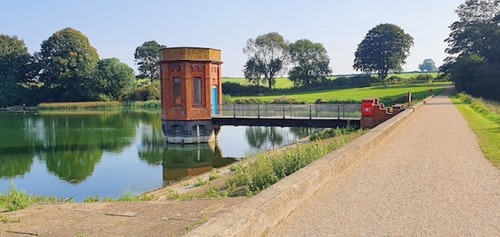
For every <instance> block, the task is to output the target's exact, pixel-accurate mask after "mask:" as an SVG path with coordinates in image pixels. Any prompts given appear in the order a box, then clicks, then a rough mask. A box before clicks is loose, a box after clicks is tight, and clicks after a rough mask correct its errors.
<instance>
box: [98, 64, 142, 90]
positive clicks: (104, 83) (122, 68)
mask: <svg viewBox="0 0 500 237" xmlns="http://www.w3.org/2000/svg"><path fill="white" fill-rule="evenodd" d="M96 77H97V79H98V81H99V82H100V83H101V88H100V89H101V99H110V100H120V99H122V98H123V96H125V95H126V94H128V93H129V92H130V91H131V90H132V89H133V86H134V82H135V75H134V70H133V69H132V68H130V67H129V66H128V65H127V64H125V63H122V62H120V60H119V59H117V58H106V59H102V60H100V61H99V63H98V64H97V71H96Z"/></svg>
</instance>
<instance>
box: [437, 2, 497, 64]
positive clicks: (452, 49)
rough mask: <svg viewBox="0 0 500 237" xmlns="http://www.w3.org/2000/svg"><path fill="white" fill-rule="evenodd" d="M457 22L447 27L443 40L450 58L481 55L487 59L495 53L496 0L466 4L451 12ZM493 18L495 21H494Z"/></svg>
mask: <svg viewBox="0 0 500 237" xmlns="http://www.w3.org/2000/svg"><path fill="white" fill-rule="evenodd" d="M455 12H456V13H457V15H458V18H459V20H458V21H455V22H454V23H453V24H452V25H451V26H450V29H451V33H450V35H449V37H448V38H447V39H446V40H445V42H447V43H448V48H447V49H446V53H448V54H451V55H452V59H451V60H453V57H454V56H453V55H458V56H459V55H465V54H466V55H471V54H477V55H483V56H485V57H486V58H488V59H489V58H491V57H492V56H494V54H495V53H498V51H497V50H498V44H499V42H498V33H499V32H498V27H499V25H498V23H499V22H500V21H498V20H495V19H498V18H499V17H498V13H499V12H500V1H498V0H467V1H465V3H463V4H461V5H460V6H459V7H458V9H457V10H456V11H455ZM495 16H497V18H495Z"/></svg>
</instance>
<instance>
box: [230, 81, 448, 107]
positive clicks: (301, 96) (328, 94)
mask: <svg viewBox="0 0 500 237" xmlns="http://www.w3.org/2000/svg"><path fill="white" fill-rule="evenodd" d="M449 85H451V83H449V82H440V83H434V84H433V85H429V84H416V85H410V86H406V85H405V86H389V87H387V88H384V87H383V86H376V87H363V88H351V89H336V90H324V91H313V92H300V93H291V94H284V95H273V96H241V97H236V96H235V97H232V98H233V99H244V98H252V97H253V98H258V99H259V100H261V101H263V102H270V101H272V100H274V99H276V98H279V97H283V96H285V97H287V98H294V99H296V100H298V101H304V102H306V103H314V102H315V101H316V100H317V99H321V100H323V101H352V100H356V101H359V102H361V100H362V99H364V98H369V97H379V98H383V97H399V96H405V95H406V94H407V93H408V92H409V91H411V92H412V93H413V94H414V96H418V95H424V97H425V96H426V95H428V94H429V89H433V90H434V92H436V93H439V92H440V91H441V90H442V89H444V87H446V86H449ZM382 102H383V101H382Z"/></svg>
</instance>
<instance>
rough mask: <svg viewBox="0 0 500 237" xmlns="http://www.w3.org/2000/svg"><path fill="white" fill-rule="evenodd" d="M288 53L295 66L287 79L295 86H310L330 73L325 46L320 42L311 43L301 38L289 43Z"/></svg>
mask: <svg viewBox="0 0 500 237" xmlns="http://www.w3.org/2000/svg"><path fill="white" fill-rule="evenodd" d="M289 54H290V57H291V61H292V63H293V64H295V66H294V67H293V68H292V70H290V72H289V74H288V75H289V77H288V78H289V79H290V80H291V81H292V82H293V84H294V85H295V86H296V87H303V86H311V85H313V84H317V83H320V82H321V81H323V80H325V79H326V77H327V76H328V75H329V74H330V73H331V70H330V67H329V64H330V58H329V57H328V54H327V51H326V49H325V47H323V45H322V44H321V43H313V42H311V41H310V40H307V39H301V40H297V41H295V43H292V44H290V46H289Z"/></svg>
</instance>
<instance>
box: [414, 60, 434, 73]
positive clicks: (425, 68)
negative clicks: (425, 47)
mask: <svg viewBox="0 0 500 237" xmlns="http://www.w3.org/2000/svg"><path fill="white" fill-rule="evenodd" d="M418 69H420V71H422V72H436V71H438V68H437V67H436V63H435V62H434V60H432V59H430V58H428V59H425V60H424V61H423V62H422V63H421V64H419V65H418Z"/></svg>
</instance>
